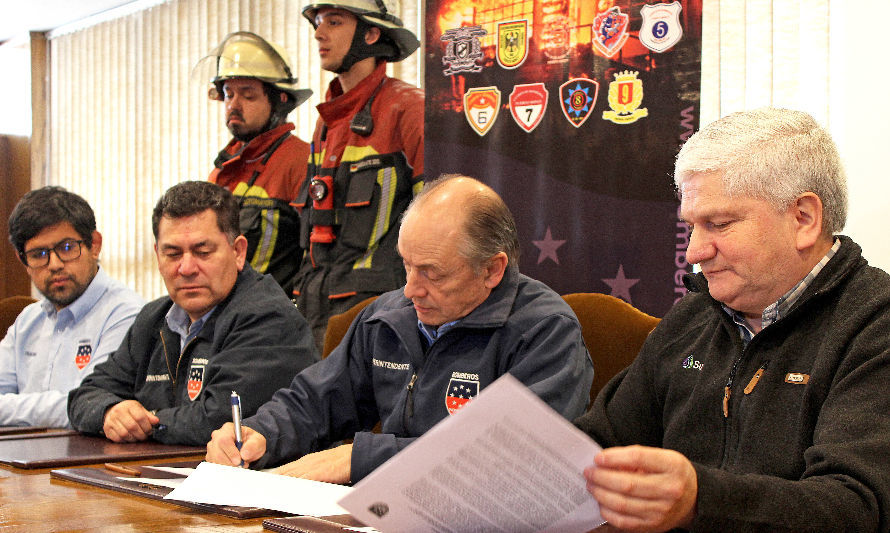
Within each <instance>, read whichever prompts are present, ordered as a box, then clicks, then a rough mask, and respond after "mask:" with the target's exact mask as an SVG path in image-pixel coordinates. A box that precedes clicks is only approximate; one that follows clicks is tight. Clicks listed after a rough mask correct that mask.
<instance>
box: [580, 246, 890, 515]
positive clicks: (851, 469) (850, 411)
mask: <svg viewBox="0 0 890 533" xmlns="http://www.w3.org/2000/svg"><path fill="white" fill-rule="evenodd" d="M840 239H841V241H842V244H841V247H840V250H838V253H837V254H836V255H835V257H834V258H832V259H831V261H829V262H828V264H827V265H826V266H825V268H824V269H823V270H822V272H820V273H819V275H818V276H817V277H816V278H815V279H814V280H813V282H812V284H811V285H810V286H809V287H808V288H807V289H806V290H805V292H804V294H803V295H802V296H801V298H800V300H799V301H798V302H797V303H796V304H795V305H794V306H793V307H792V309H791V310H790V311H789V312H788V314H787V315H786V316H785V317H784V318H781V319H780V320H778V321H777V322H775V323H773V324H772V325H770V326H768V327H766V328H764V329H763V330H762V331H761V332H760V333H758V334H757V335H755V336H754V338H753V339H752V340H751V342H750V343H749V344H748V345H747V346H745V345H744V344H743V342H742V340H741V338H740V336H739V332H738V329H737V327H736V326H735V324H733V323H732V321H731V320H730V319H729V317H728V315H727V314H726V313H725V312H724V311H723V310H722V308H721V306H720V303H719V302H717V301H715V300H714V299H713V298H711V296H710V295H709V293H708V287H707V282H706V280H705V279H704V277H703V276H702V275H701V274H697V275H694V276H690V277H689V282H690V283H689V284H688V285H689V287H690V289H691V290H692V292H690V293H689V294H688V295H687V296H685V297H684V298H683V299H682V300H681V301H680V302H679V303H678V304H677V305H675V306H674V308H673V309H671V311H670V312H669V313H668V314H667V315H666V316H665V317H664V320H662V322H661V323H660V324H659V325H658V326H657V327H656V328H655V330H654V331H653V332H652V334H650V336H649V338H648V339H647V341H646V343H645V344H644V346H643V348H642V350H641V351H640V354H639V355H638V357H637V358H636V360H635V361H634V363H633V364H632V365H631V366H630V367H628V368H627V369H625V370H624V371H623V372H622V373H620V374H619V375H617V376H616V377H615V378H614V379H612V380H611V381H610V382H609V383H608V385H607V386H606V387H605V388H604V389H603V390H602V391H601V392H600V394H599V395H598V397H597V398H596V401H595V402H594V405H593V407H592V409H591V410H590V411H589V412H588V413H586V414H585V415H583V416H582V417H580V418H579V419H577V420H576V424H577V425H578V426H579V427H580V428H581V429H583V430H584V431H586V432H587V433H588V434H590V435H591V436H592V437H594V438H595V439H596V440H597V441H598V442H599V443H600V444H601V445H603V446H604V447H608V446H624V445H630V444H642V445H646V446H657V447H662V448H668V449H672V450H676V451H679V452H680V453H682V454H683V455H685V456H686V457H687V458H689V459H690V460H691V461H692V463H693V465H694V467H695V470H696V473H697V476H698V499H697V507H696V518H695V520H694V522H693V523H692V525H691V530H694V531H820V532H827V531H856V532H868V531H881V532H887V531H890V394H888V387H890V276H888V275H887V273H885V272H884V271H882V270H880V269H877V268H874V267H870V266H868V264H867V263H866V261H865V259H863V258H862V256H861V249H860V248H859V246H858V245H856V244H855V243H854V242H853V241H852V240H850V239H849V238H847V237H840ZM760 368H764V369H765V370H764V372H763V375H762V377H761V378H760V380H759V382H758V383H757V384H756V386H755V387H753V389H750V388H749V390H748V391H747V392H746V391H745V389H746V387H747V386H748V385H749V384H750V383H751V380H752V377H753V375H754V374H755V373H756V372H757V370H758V369H760ZM727 384H729V387H730V390H731V396H730V401H729V405H728V416H724V410H723V397H724V387H726V386H727Z"/></svg>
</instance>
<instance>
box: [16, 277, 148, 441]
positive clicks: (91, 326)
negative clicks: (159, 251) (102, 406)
mask: <svg viewBox="0 0 890 533" xmlns="http://www.w3.org/2000/svg"><path fill="white" fill-rule="evenodd" d="M144 303H145V302H144V300H142V298H140V297H139V295H138V294H136V293H135V292H133V291H132V290H130V289H129V288H128V287H126V286H125V285H124V284H122V283H121V282H119V281H117V280H114V279H112V278H111V277H110V276H108V274H106V273H105V270H103V269H102V268H101V267H100V268H99V271H98V272H97V273H96V275H95V277H93V280H92V281H91V282H90V284H89V286H88V287H87V289H86V291H84V293H83V294H81V295H80V297H79V298H78V299H77V300H75V301H74V302H72V303H71V304H70V305H68V306H66V307H64V308H63V309H61V310H59V311H56V309H55V307H54V306H53V304H52V303H51V302H50V301H48V300H46V299H45V298H44V299H42V300H41V301H39V302H36V303H33V304H31V305H29V306H28V307H26V308H25V309H24V310H23V311H22V312H21V313H20V314H19V316H18V317H17V318H16V320H15V323H14V324H13V325H12V326H11V327H10V328H9V330H8V331H7V332H6V336H5V337H4V338H3V340H2V341H0V426H50V427H70V426H69V423H68V414H67V412H66V405H67V401H68V391H69V390H71V389H73V388H74V387H76V386H78V385H79V384H80V382H81V380H82V379H83V378H84V377H86V376H87V375H88V374H89V373H91V372H92V371H93V368H95V367H96V365H98V364H99V363H101V362H102V361H104V360H105V359H107V358H108V356H109V355H110V354H111V353H113V352H114V351H115V350H117V348H118V346H120V343H121V340H123V338H124V335H125V334H126V332H127V329H128V328H129V327H130V324H131V323H132V322H133V319H134V318H136V314H137V313H138V312H139V310H140V309H141V308H142V305H143V304H144Z"/></svg>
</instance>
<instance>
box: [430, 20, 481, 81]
mask: <svg viewBox="0 0 890 533" xmlns="http://www.w3.org/2000/svg"><path fill="white" fill-rule="evenodd" d="M487 34H488V32H487V31H486V30H483V29H482V26H469V27H462V28H455V29H451V30H447V31H446V32H445V33H443V34H442V37H441V38H440V39H441V40H443V41H445V43H446V44H445V54H444V55H443V56H442V64H444V65H448V66H447V68H446V69H445V70H443V71H442V74H444V75H445V76H451V75H453V74H455V73H458V72H479V71H480V70H482V66H481V65H479V64H477V63H476V61H477V60H479V59H482V58H483V57H485V54H484V53H483V52H482V42H481V41H480V40H479V38H480V37H482V36H483V35H487Z"/></svg>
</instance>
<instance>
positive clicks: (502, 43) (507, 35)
mask: <svg viewBox="0 0 890 533" xmlns="http://www.w3.org/2000/svg"><path fill="white" fill-rule="evenodd" d="M526 57H528V20H525V19H522V20H511V21H509V22H498V53H497V58H498V64H499V65H500V66H502V67H504V68H506V69H514V68H516V67H518V66H519V65H521V64H522V63H523V62H524V61H525V58H526Z"/></svg>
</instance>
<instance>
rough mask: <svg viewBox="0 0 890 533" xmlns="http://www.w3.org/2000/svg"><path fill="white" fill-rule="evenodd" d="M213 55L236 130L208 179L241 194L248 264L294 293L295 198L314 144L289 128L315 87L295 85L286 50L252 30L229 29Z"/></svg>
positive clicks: (218, 89) (213, 92) (297, 254)
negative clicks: (289, 118) (294, 113)
mask: <svg viewBox="0 0 890 533" xmlns="http://www.w3.org/2000/svg"><path fill="white" fill-rule="evenodd" d="M207 59H209V60H211V61H212V65H213V66H215V69H214V71H215V72H214V77H213V79H212V83H213V87H212V88H211V89H210V98H211V99H213V100H219V101H221V102H224V103H225V119H226V127H227V128H228V129H229V131H230V132H231V133H232V136H233V139H232V140H231V141H230V142H229V144H227V145H226V147H225V148H223V150H222V151H221V152H220V153H219V156H217V158H216V160H215V161H214V162H213V163H214V166H215V168H214V169H213V171H212V172H211V173H210V177H209V178H208V179H209V180H210V181H211V182H214V183H217V184H219V185H221V186H223V187H225V188H227V189H228V190H229V191H231V192H232V194H234V195H235V198H237V199H238V202H239V205H240V207H241V232H242V233H243V234H244V236H245V237H247V243H248V248H247V259H248V261H249V262H250V265H251V266H252V267H253V268H254V269H255V270H257V271H258V272H263V273H268V274H271V275H272V277H274V278H275V280H276V281H277V282H278V283H279V285H281V286H282V287H283V288H284V289H285V291H286V292H287V293H288V295H290V291H291V282H292V281H293V277H294V274H295V273H296V271H297V269H298V268H299V265H300V258H301V256H302V250H301V248H300V239H299V232H300V221H299V216H298V214H297V212H296V211H295V210H294V208H293V207H291V206H290V201H291V200H292V199H293V198H294V196H296V194H297V192H298V191H299V190H300V187H301V185H302V184H303V180H304V178H305V176H306V161H307V160H308V158H309V145H308V144H306V143H305V142H303V141H302V140H300V139H298V138H297V137H295V136H294V135H292V134H291V131H292V130H293V129H294V125H293V124H292V123H289V122H287V115H288V113H290V112H291V111H293V109H294V108H296V107H297V106H298V105H300V104H301V103H303V102H305V101H306V99H308V98H309V96H310V95H311V94H312V91H311V90H310V89H297V88H296V84H297V80H296V78H295V77H294V76H293V74H292V73H291V69H290V66H289V64H290V63H289V61H288V58H287V55H286V53H285V52H284V50H282V49H281V48H280V47H278V46H276V45H275V44H272V43H270V42H268V41H266V40H265V39H263V38H262V37H260V36H259V35H256V34H253V33H250V32H246V31H239V32H234V33H230V34H229V35H227V36H226V37H225V39H223V41H222V42H221V43H220V44H219V46H217V47H216V49H215V50H213V51H212V52H211V53H210V55H209V56H208V57H207V58H205V60H207ZM202 61H203V60H202Z"/></svg>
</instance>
